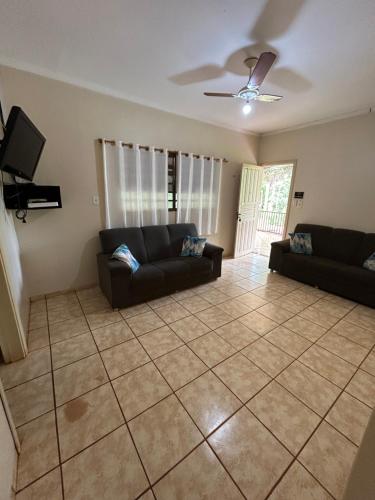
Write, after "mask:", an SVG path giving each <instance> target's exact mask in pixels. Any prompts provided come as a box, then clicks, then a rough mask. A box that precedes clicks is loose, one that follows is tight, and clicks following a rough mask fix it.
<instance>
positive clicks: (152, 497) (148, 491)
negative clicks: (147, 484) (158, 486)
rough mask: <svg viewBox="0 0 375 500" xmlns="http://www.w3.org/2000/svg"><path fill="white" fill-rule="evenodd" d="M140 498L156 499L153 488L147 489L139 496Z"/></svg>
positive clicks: (141, 499)
mask: <svg viewBox="0 0 375 500" xmlns="http://www.w3.org/2000/svg"><path fill="white" fill-rule="evenodd" d="M139 500H155V497H154V494H153V493H152V491H151V488H150V489H149V490H147V491H146V493H143V495H142V496H141V497H139Z"/></svg>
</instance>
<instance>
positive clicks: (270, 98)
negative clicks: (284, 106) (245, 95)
mask: <svg viewBox="0 0 375 500" xmlns="http://www.w3.org/2000/svg"><path fill="white" fill-rule="evenodd" d="M282 98H283V96H281V95H272V94H259V95H258V96H257V97H256V98H255V99H256V100H257V101H263V102H275V101H280V99H282Z"/></svg>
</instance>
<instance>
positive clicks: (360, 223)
mask: <svg viewBox="0 0 375 500" xmlns="http://www.w3.org/2000/svg"><path fill="white" fill-rule="evenodd" d="M280 160H297V169H296V177H295V183H294V191H304V192H305V199H304V202H303V203H304V205H303V208H295V207H293V206H292V209H291V214H290V218H289V225H288V226H289V227H288V229H289V230H293V229H294V226H295V224H296V223H298V222H311V223H317V224H326V225H331V226H335V227H343V228H350V229H359V230H363V231H369V232H375V222H374V213H375V196H374V186H375V114H374V113H368V114H365V115H360V116H355V117H352V118H346V119H342V120H337V121H334V122H330V123H325V124H321V125H316V126H311V127H306V128H302V129H299V130H295V131H291V132H285V133H281V134H275V135H269V136H262V137H261V140H260V146H259V161H260V162H262V163H267V162H275V161H280Z"/></svg>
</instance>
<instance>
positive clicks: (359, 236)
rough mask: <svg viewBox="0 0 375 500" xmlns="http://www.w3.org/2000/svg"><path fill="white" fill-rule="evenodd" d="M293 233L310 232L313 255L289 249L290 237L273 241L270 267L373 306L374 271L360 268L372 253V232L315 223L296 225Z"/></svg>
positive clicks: (374, 304) (373, 247) (374, 244)
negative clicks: (297, 252) (293, 251)
mask: <svg viewBox="0 0 375 500" xmlns="http://www.w3.org/2000/svg"><path fill="white" fill-rule="evenodd" d="M295 232H296V233H297V232H299V233H311V235H312V247H313V255H301V254H295V253H292V252H290V240H289V239H288V240H284V241H278V242H274V243H272V245H271V255H270V260H269V268H270V269H271V270H273V271H278V272H279V273H281V274H284V275H285V276H288V277H289V278H293V279H295V280H298V281H302V282H303V283H307V284H309V285H312V286H317V287H319V288H321V289H322V290H326V291H327V292H331V293H335V294H337V295H341V296H342V297H346V298H348V299H351V300H354V301H356V302H360V303H361V304H365V305H367V306H370V307H375V272H374V271H369V270H368V269H365V268H363V267H362V266H363V262H364V261H365V260H366V259H367V258H368V257H369V256H370V255H371V254H372V253H373V252H375V234H373V233H368V234H366V233H362V232H361V231H352V230H350V229H335V228H332V227H328V226H318V225H314V224H297V226H296V228H295Z"/></svg>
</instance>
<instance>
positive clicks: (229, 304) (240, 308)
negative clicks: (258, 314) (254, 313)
mask: <svg viewBox="0 0 375 500" xmlns="http://www.w3.org/2000/svg"><path fill="white" fill-rule="evenodd" d="M220 309H222V310H223V311H224V312H226V313H228V314H229V315H230V316H232V318H234V319H237V318H239V317H240V316H244V315H245V314H247V313H249V312H250V311H251V309H250V308H249V307H247V306H245V304H243V303H242V302H240V301H239V300H238V299H232V300H227V301H226V302H223V303H222V304H220Z"/></svg>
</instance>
